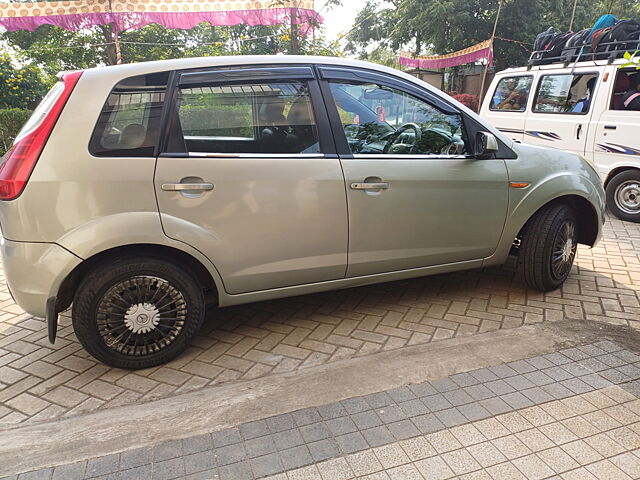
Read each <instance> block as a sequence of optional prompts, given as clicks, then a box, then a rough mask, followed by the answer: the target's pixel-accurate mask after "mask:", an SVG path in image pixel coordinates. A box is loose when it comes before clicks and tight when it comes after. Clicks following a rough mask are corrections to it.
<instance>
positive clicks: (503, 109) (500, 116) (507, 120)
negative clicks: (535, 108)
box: [482, 73, 534, 142]
mask: <svg viewBox="0 0 640 480" xmlns="http://www.w3.org/2000/svg"><path fill="white" fill-rule="evenodd" d="M533 79H534V74H533V73H530V74H527V75H505V76H503V77H501V78H500V79H499V80H498V81H497V82H496V83H495V88H494V89H493V92H490V94H491V96H490V97H489V98H488V99H487V100H485V108H484V110H483V112H482V116H483V117H484V118H485V119H487V120H488V121H489V122H491V123H492V124H493V125H494V126H495V127H496V128H498V129H499V130H500V131H501V132H503V133H504V134H505V135H507V136H508V137H509V138H511V139H513V140H514V141H516V142H522V141H523V139H524V127H525V123H526V119H527V107H528V105H529V98H530V93H531V86H532V84H533Z"/></svg>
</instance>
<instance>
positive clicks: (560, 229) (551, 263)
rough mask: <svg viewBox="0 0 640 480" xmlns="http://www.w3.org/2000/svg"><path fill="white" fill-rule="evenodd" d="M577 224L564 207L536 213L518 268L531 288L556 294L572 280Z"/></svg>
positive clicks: (523, 237)
mask: <svg viewBox="0 0 640 480" xmlns="http://www.w3.org/2000/svg"><path fill="white" fill-rule="evenodd" d="M577 227H578V226H577V221H576V218H575V214H574V212H573V210H572V209H571V208H570V207H569V206H567V205H563V204H556V205H550V206H548V207H545V208H544V209H542V210H541V211H539V212H538V213H536V214H535V215H534V216H533V217H532V218H531V219H530V220H529V222H528V224H527V226H526V227H525V229H524V232H523V235H522V238H521V240H522V243H521V245H520V251H519V255H518V266H519V268H520V271H521V273H522V275H523V277H524V282H525V283H526V284H527V286H528V287H531V288H535V289H536V290H540V291H543V292H548V291H550V290H555V289H556V288H558V287H559V286H560V285H562V284H563V283H564V281H565V280H566V279H567V277H568V276H569V272H570V271H571V267H572V265H573V261H574V260H575V257H576V250H577V246H578V238H577V229H578V228H577Z"/></svg>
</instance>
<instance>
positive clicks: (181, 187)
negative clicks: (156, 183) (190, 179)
mask: <svg viewBox="0 0 640 480" xmlns="http://www.w3.org/2000/svg"><path fill="white" fill-rule="evenodd" d="M162 190H164V191H165V192H189V191H192V192H194V191H198V192H205V191H208V190H213V183H163V184H162Z"/></svg>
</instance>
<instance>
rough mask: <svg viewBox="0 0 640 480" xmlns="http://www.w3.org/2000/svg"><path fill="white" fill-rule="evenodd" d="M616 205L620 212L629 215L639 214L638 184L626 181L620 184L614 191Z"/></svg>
mask: <svg viewBox="0 0 640 480" xmlns="http://www.w3.org/2000/svg"><path fill="white" fill-rule="evenodd" d="M615 199H616V204H617V206H618V208H619V209H620V210H622V211H623V212H626V213H630V214H637V213H639V212H640V183H638V182H637V181H628V182H624V183H622V184H621V185H620V186H619V187H618V190H617V191H616V198H615Z"/></svg>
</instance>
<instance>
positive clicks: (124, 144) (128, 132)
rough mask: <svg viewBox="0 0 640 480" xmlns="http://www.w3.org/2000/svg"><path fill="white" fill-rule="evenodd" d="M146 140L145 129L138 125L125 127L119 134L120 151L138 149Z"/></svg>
mask: <svg viewBox="0 0 640 480" xmlns="http://www.w3.org/2000/svg"><path fill="white" fill-rule="evenodd" d="M146 139H147V129H146V128H145V126H144V125H140V124H139V123H132V124H130V125H127V126H126V127H124V129H123V130H122V133H120V142H119V146H120V148H122V149H132V148H139V147H141V146H143V145H144V143H145V140H146Z"/></svg>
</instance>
